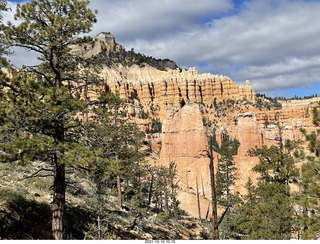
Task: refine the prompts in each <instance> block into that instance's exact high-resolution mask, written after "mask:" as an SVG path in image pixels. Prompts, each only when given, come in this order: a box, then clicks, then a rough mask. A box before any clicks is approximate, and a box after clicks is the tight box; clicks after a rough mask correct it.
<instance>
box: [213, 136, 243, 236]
mask: <svg viewBox="0 0 320 244" xmlns="http://www.w3.org/2000/svg"><path fill="white" fill-rule="evenodd" d="M239 146H240V143H239V141H238V140H237V139H231V138H230V136H229V135H228V134H223V135H222V142H221V145H220V146H218V148H217V151H216V152H217V153H218V154H219V155H220V158H219V160H218V161H219V162H218V171H217V176H216V189H217V202H218V205H219V206H222V207H224V209H225V210H224V213H223V214H222V216H221V218H220V220H219V223H221V224H219V225H220V228H219V230H220V232H222V233H223V236H224V239H229V238H230V235H231V230H230V226H229V225H230V221H231V217H232V214H231V212H232V206H233V205H234V204H235V203H237V201H238V197H237V196H236V194H235V193H234V192H233V186H234V184H235V180H236V176H235V172H236V167H235V162H234V159H233V157H234V156H235V155H237V154H238V148H239Z"/></svg>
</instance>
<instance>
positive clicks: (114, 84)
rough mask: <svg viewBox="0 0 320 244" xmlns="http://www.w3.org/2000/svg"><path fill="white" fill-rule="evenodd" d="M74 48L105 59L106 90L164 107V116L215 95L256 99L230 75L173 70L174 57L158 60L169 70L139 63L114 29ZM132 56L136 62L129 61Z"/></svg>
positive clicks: (155, 106) (252, 100) (87, 55)
mask: <svg viewBox="0 0 320 244" xmlns="http://www.w3.org/2000/svg"><path fill="white" fill-rule="evenodd" d="M72 52H73V53H74V54H76V55H81V56H84V57H86V58H90V57H98V58H99V59H101V60H102V61H101V62H100V63H99V65H100V66H101V70H100V75H101V77H102V78H103V79H104V82H105V89H106V90H108V91H112V92H118V93H119V94H120V96H121V97H122V98H125V99H137V100H139V101H140V102H141V103H142V104H143V105H147V106H153V107H154V108H157V109H158V110H161V112H160V115H161V117H164V116H165V111H166V109H167V108H168V107H170V106H180V105H181V104H185V103H189V102H190V103H194V102H197V103H204V104H206V105H210V104H212V103H213V101H214V99H216V101H221V100H228V99H232V100H237V99H240V100H243V99H246V100H248V101H251V102H254V101H255V95H256V94H255V91H254V90H253V89H252V87H251V86H250V84H249V83H247V85H246V86H242V85H240V86H238V85H237V84H236V83H235V82H233V81H232V80H231V79H230V78H228V77H226V76H218V75H213V74H209V73H206V74H198V72H197V70H196V69H195V68H190V69H189V70H185V69H182V70H181V69H179V68H176V69H174V70H173V69H171V68H172V67H176V65H175V64H174V62H172V61H170V60H169V61H168V60H156V61H157V62H158V63H161V65H162V66H163V65H165V66H167V67H165V70H159V69H157V68H155V67H152V66H151V65H149V64H148V63H143V62H142V63H139V65H138V64H136V62H135V57H134V55H133V54H132V52H126V51H125V49H124V47H123V46H121V45H119V44H117V43H116V41H115V38H114V36H113V35H112V34H110V33H100V34H99V35H98V36H96V37H94V38H93V41H92V42H90V43H83V44H81V45H78V46H75V47H74V48H73V51H72ZM149 59H150V58H149ZM128 60H131V61H132V62H131V63H130V62H129V63H128V62H127V61H128ZM146 60H147V61H148V59H146ZM147 61H146V62H147Z"/></svg>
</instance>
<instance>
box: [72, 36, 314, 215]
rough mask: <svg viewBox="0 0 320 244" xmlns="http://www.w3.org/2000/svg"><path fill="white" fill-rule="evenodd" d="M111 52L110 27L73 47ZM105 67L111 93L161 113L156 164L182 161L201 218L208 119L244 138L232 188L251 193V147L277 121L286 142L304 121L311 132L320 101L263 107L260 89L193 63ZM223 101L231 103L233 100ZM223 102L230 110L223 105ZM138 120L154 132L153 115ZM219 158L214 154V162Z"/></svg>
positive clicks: (185, 194) (265, 138) (191, 208)
mask: <svg viewBox="0 0 320 244" xmlns="http://www.w3.org/2000/svg"><path fill="white" fill-rule="evenodd" d="M110 52H114V53H121V52H122V53H123V52H124V48H123V46H121V45H119V44H117V43H116V42H115V38H114V37H113V36H112V35H111V34H110V33H101V34H99V35H98V36H97V37H95V38H94V39H93V41H92V42H90V43H87V44H83V45H81V46H80V47H76V48H75V49H74V53H76V54H77V55H82V56H84V57H93V56H95V55H100V56H102V57H111V56H112V55H111V54H110ZM110 55H111V56H110ZM164 63H166V62H164ZM168 64H170V61H169V62H168ZM171 64H172V62H171ZM100 66H101V70H100V75H101V78H102V79H103V80H104V89H105V90H106V91H112V92H115V93H119V95H120V97H122V98H124V99H126V100H127V101H130V103H133V106H132V108H131V110H135V109H136V110H137V111H139V109H146V112H147V113H149V115H150V114H151V117H152V118H154V117H155V118H160V121H161V122H163V126H162V133H160V134H159V136H158V137H157V138H156V142H155V143H154V144H151V148H153V149H154V150H156V152H159V149H160V148H159V147H158V144H157V142H159V141H161V150H160V152H159V161H158V164H159V165H166V166H168V165H169V163H170V162H175V163H176V164H177V170H178V180H179V181H180V182H179V186H180V187H181V189H182V190H183V191H182V192H180V194H179V197H180V199H179V200H180V201H182V202H183V203H182V207H183V208H184V209H185V210H186V211H188V212H189V213H191V214H192V215H194V216H197V206H196V204H193V203H196V199H195V198H196V196H195V194H194V193H195V190H196V187H197V184H196V183H197V182H198V186H199V189H200V191H201V205H202V206H201V209H202V212H203V211H204V210H205V209H207V208H208V205H207V204H208V202H209V199H210V196H211V191H210V170H209V157H208V143H207V139H206V136H205V127H204V124H203V118H204V117H206V118H208V119H209V120H211V121H215V122H214V123H215V126H216V128H219V129H218V130H217V132H218V134H217V139H218V141H219V138H220V137H221V133H224V132H227V133H228V134H229V135H230V136H231V137H233V138H237V139H238V140H239V142H240V148H239V151H238V155H237V156H236V157H235V165H236V168H237V173H236V177H237V181H236V184H235V186H234V189H233V190H234V191H238V192H239V193H240V194H241V195H244V194H246V191H245V187H244V186H245V184H246V182H247V180H248V178H249V177H250V178H252V180H253V181H255V178H256V175H255V174H254V172H253V171H252V168H253V167H254V166H255V165H256V164H257V163H258V158H251V157H248V156H247V151H248V150H249V149H251V148H254V147H256V146H257V147H261V146H263V145H267V146H270V145H276V144H277V143H278V136H279V130H278V127H277V126H276V125H275V122H279V124H280V126H281V128H282V133H283V135H282V136H283V140H284V141H285V140H286V139H291V140H299V139H301V140H303V139H304V137H303V135H302V134H301V133H300V131H299V130H300V128H302V127H303V128H306V129H307V131H312V130H316V128H315V127H314V126H313V124H312V109H313V107H315V106H317V104H318V101H319V99H318V98H315V99H309V100H301V101H286V102H281V103H282V108H281V109H278V108H275V107H274V108H272V107H271V108H269V109H267V108H266V107H263V108H261V107H260V108H259V107H258V106H256V93H255V91H254V90H253V89H252V87H251V86H250V83H249V82H248V81H247V82H246V85H245V86H242V85H237V84H236V83H235V82H233V81H232V80H231V79H230V78H228V77H226V76H218V75H213V74H208V73H206V74H198V72H197V70H196V69H195V68H190V69H189V70H185V69H179V68H178V69H170V68H169V67H167V68H166V69H164V70H159V69H157V68H155V67H152V66H150V65H149V64H147V63H143V62H142V63H140V64H132V65H126V64H125V62H124V63H112V64H111V62H105V63H103V62H102V63H101V65H100ZM168 66H170V65H168ZM226 101H233V102H232V103H229V104H228V103H227V102H226ZM138 105H139V106H138ZM222 106H225V108H223V109H221V107H222ZM132 114H136V112H134V113H132ZM139 123H140V124H139V125H140V127H141V128H148V131H149V132H150V131H151V129H150V124H151V121H150V120H148V122H144V120H141V121H140V120H139ZM219 133H220V134H219ZM217 158H218V155H215V167H216V166H217ZM188 202H189V203H190V204H187V203H188ZM191 203H192V204H191ZM202 215H203V213H202Z"/></svg>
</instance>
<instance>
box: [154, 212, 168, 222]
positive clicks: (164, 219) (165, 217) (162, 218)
mask: <svg viewBox="0 0 320 244" xmlns="http://www.w3.org/2000/svg"><path fill="white" fill-rule="evenodd" d="M157 218H158V220H159V221H160V222H162V223H168V221H169V220H170V218H171V216H170V215H169V214H167V213H165V212H161V213H159V214H158V215H157Z"/></svg>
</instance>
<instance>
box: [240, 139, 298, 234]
mask: <svg viewBox="0 0 320 244" xmlns="http://www.w3.org/2000/svg"><path fill="white" fill-rule="evenodd" d="M297 150H298V149H297V144H295V143H293V142H291V141H287V142H286V144H285V145H284V148H283V149H280V148H279V147H276V146H271V147H266V146H263V147H262V148H255V149H251V150H249V152H248V154H249V155H250V156H252V157H259V163H258V164H257V165H256V166H255V167H254V168H253V171H255V172H256V173H258V174H259V175H260V177H259V178H258V184H257V186H256V187H253V186H252V184H251V183H249V184H248V189H249V188H250V190H249V191H248V197H247V200H246V201H245V202H244V203H243V204H242V206H240V209H239V212H240V217H239V218H238V223H237V225H238V226H239V227H238V228H237V229H238V231H239V233H240V234H242V237H241V238H242V239H266V240H274V239H275V240H277V239H290V238H291V237H292V234H293V233H292V231H293V227H294V217H293V216H294V206H293V202H292V199H291V192H290V185H289V184H291V183H296V182H297V177H298V175H299V174H298V170H297V168H296V166H295V164H296V160H295V158H294V157H293V154H298V153H299V152H298V151H297Z"/></svg>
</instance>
